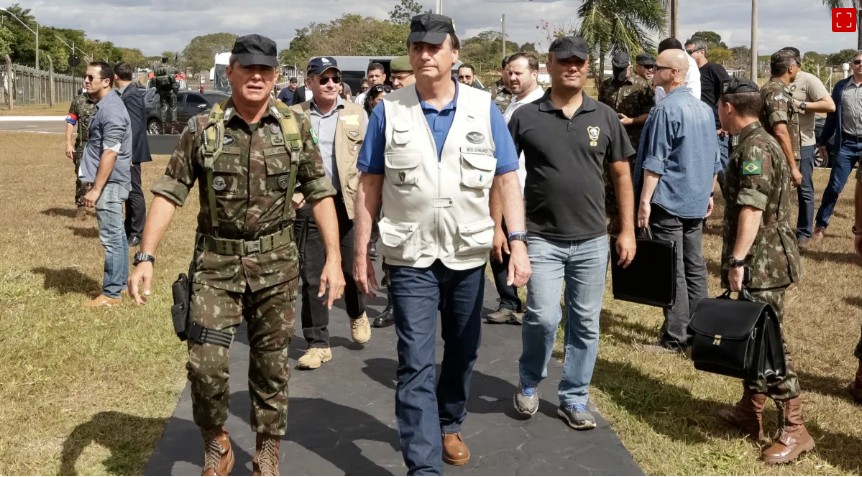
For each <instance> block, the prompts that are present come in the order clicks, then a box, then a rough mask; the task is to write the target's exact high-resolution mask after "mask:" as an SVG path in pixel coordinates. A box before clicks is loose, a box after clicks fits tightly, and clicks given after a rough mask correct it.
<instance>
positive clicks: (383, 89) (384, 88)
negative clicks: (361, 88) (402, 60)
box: [371, 84, 392, 94]
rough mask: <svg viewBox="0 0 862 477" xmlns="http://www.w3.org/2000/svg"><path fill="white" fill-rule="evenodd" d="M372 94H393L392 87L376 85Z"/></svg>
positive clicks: (372, 89)
mask: <svg viewBox="0 0 862 477" xmlns="http://www.w3.org/2000/svg"><path fill="white" fill-rule="evenodd" d="M371 92H372V93H375V94H380V93H386V94H389V93H391V92H392V86H389V85H385V84H377V85H374V87H373V88H371Z"/></svg>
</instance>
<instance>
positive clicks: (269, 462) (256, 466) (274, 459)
mask: <svg viewBox="0 0 862 477" xmlns="http://www.w3.org/2000/svg"><path fill="white" fill-rule="evenodd" d="M280 447H281V436H273V435H271V434H262V433H258V434H257V441H256V443H255V451H254V457H253V458H252V459H251V467H252V474H251V475H281V474H279V471H278V449H279V448H280Z"/></svg>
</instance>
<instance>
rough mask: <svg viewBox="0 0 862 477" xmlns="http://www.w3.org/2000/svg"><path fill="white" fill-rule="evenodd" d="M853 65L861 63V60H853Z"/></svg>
mask: <svg viewBox="0 0 862 477" xmlns="http://www.w3.org/2000/svg"><path fill="white" fill-rule="evenodd" d="M853 64H854V65H862V60H853Z"/></svg>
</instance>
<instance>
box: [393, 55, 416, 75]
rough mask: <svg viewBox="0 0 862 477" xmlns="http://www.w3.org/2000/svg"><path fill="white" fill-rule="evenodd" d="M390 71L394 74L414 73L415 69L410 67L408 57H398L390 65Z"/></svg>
mask: <svg viewBox="0 0 862 477" xmlns="http://www.w3.org/2000/svg"><path fill="white" fill-rule="evenodd" d="M389 69H390V70H391V71H392V72H393V73H401V72H407V73H412V72H413V67H412V66H411V65H410V58H409V57H407V56H396V57H395V58H393V59H392V61H391V62H390V63H389Z"/></svg>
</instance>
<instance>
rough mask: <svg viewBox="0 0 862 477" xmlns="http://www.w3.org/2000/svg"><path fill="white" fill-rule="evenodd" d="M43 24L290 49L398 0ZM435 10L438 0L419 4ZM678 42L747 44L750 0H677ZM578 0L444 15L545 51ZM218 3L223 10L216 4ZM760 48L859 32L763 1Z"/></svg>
mask: <svg viewBox="0 0 862 477" xmlns="http://www.w3.org/2000/svg"><path fill="white" fill-rule="evenodd" d="M6 1H7V2H9V1H10V0H6ZM17 1H20V3H21V5H22V6H24V7H25V8H30V9H31V10H32V13H33V14H34V15H35V17H36V19H37V20H38V21H39V22H40V23H42V24H45V25H50V26H57V27H65V28H75V29H83V30H84V31H86V33H87V35H88V37H89V38H94V39H98V40H101V41H111V42H113V43H114V44H115V45H118V46H124V47H131V48H140V49H141V50H142V51H143V52H144V53H145V54H147V55H157V54H159V53H161V52H162V51H164V50H182V49H183V48H184V47H185V46H186V45H187V44H188V42H189V40H191V39H192V38H194V37H195V36H198V35H204V34H207V33H215V32H222V31H224V32H232V33H236V34H240V35H241V34H246V33H261V34H264V35H267V36H269V37H271V38H273V39H274V40H276V42H277V43H278V46H279V48H286V47H287V46H288V45H289V44H290V40H291V39H292V38H293V36H294V33H295V30H296V29H297V28H301V27H303V26H305V25H307V24H308V23H309V22H312V21H313V22H328V21H330V20H333V19H335V18H338V17H340V16H341V15H343V14H345V13H358V14H362V15H367V16H373V17H378V18H387V17H388V15H387V11H389V10H390V9H391V8H392V7H393V6H394V5H395V4H396V3H397V0H382V1H377V2H359V1H353V0H302V1H299V0H255V1H251V2H249V1H229V2H213V1H211V0H89V1H86V2H81V1H79V0H17ZM420 2H421V3H423V4H424V5H425V6H426V8H433V6H434V0H420ZM679 3H680V21H679V25H680V30H681V35H680V37H681V38H683V39H684V38H687V37H688V36H689V35H691V34H692V33H694V32H695V31H699V30H712V31H716V32H718V33H719V34H721V36H722V38H723V39H724V41H725V43H727V44H728V45H730V46H737V45H747V44H748V43H749V38H750V22H751V20H750V13H751V1H750V0H723V1H722V0H680V1H679ZM580 4H581V2H580V1H578V0H493V1H484V0H443V13H445V14H447V15H449V16H452V17H453V18H454V19H455V24H456V28H457V30H458V33H459V36H461V37H462V38H466V37H469V36H473V35H475V34H476V33H478V32H480V31H483V30H489V29H499V28H500V26H501V25H500V16H501V14H506V31H507V37H508V38H509V39H510V40H512V41H516V42H518V43H524V42H528V41H529V42H536V43H537V45H539V46H540V47H547V40H546V35H545V32H544V31H543V30H542V29H540V28H538V25H540V24H541V23H542V22H543V21H549V22H551V23H552V24H555V25H559V26H567V25H576V24H577V23H576V12H577V8H578V6H579V5H580ZM214 5H217V6H214ZM759 7H760V12H759V42H760V47H759V51H760V54H768V53H771V52H773V51H775V50H776V49H779V48H781V47H783V46H788V45H795V46H797V47H798V48H799V49H800V50H802V51H803V52H805V51H811V50H814V51H817V52H820V53H831V52H834V51H838V50H841V49H844V48H854V47H855V44H856V34H855V33H833V32H832V29H831V16H830V13H829V11H827V9H826V8H825V7H824V6H823V5H822V1H821V0H760V1H759Z"/></svg>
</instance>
